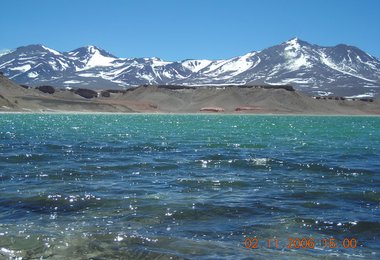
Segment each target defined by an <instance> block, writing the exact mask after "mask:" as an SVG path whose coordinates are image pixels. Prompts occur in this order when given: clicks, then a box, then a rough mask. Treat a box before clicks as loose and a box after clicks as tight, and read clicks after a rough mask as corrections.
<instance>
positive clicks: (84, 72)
mask: <svg viewBox="0 0 380 260" xmlns="http://www.w3.org/2000/svg"><path fill="white" fill-rule="evenodd" d="M0 71H1V72H3V73H4V75H5V76H7V77H9V78H10V79H12V80H14V81H16V82H17V83H19V84H26V85H31V86H38V85H53V86H56V87H82V88H83V87H85V88H94V89H108V88H128V87H130V86H137V85H143V84H181V85H210V84H212V85H225V84H240V85H241V84H248V85H255V84H259V85H262V84H288V85H292V86H294V87H295V89H297V90H300V91H303V92H305V93H308V94H311V95H335V96H358V97H376V96H379V95H380V60H379V59H377V58H376V57H373V56H371V55H369V54H367V53H365V52H364V51H362V50H360V49H358V48H356V47H353V46H348V45H344V44H340V45H337V46H334V47H321V46H318V45H314V44H310V43H308V42H305V41H302V40H300V39H298V38H294V39H291V40H289V41H286V42H284V43H282V44H279V45H276V46H273V47H270V48H267V49H264V50H262V51H253V52H250V53H247V54H245V55H242V56H237V57H233V58H231V59H226V60H184V61H176V62H168V61H163V60H161V59H159V58H117V57H115V56H113V55H112V54H110V53H108V52H106V51H105V50H102V49H100V48H97V47H95V46H86V47H82V48H79V49H76V50H73V51H70V52H58V51H56V50H53V49H50V48H48V47H45V46H43V45H29V46H24V47H19V48H17V49H15V50H13V51H10V52H8V53H3V54H1V55H0Z"/></svg>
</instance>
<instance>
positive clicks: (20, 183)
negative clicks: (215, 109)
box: [0, 114, 380, 259]
mask: <svg viewBox="0 0 380 260" xmlns="http://www.w3.org/2000/svg"><path fill="white" fill-rule="evenodd" d="M379 130H380V117H327V116H326V117H317V116H251V115H247V116H245V115H233V116H229V115H66V114H56V115H55V114H54V115H53V114H51V115H48V114H46V115H44V114H0V259H3V258H4V259H8V258H11V259H12V258H17V257H23V259H40V257H43V259H91V258H93V259H127V258H133V259H138V258H141V259H144V258H160V259H166V258H170V257H172V258H173V259H175V258H208V259H209V258H214V259H240V258H255V257H257V258H259V259H267V258H272V259H276V258H277V259H278V258H281V259H294V258H295V257H297V258H298V259H299V258H305V259H310V258H323V259H326V258H330V257H331V258H335V257H336V256H339V257H343V258H344V257H349V256H351V257H354V258H356V257H362V258H365V259H376V258H377V259H378V258H379V257H380V256H379V255H380V245H379V238H380V222H379V221H380V210H379V206H380V194H379V189H380V185H379V184H380V177H379V173H380V160H379V158H380V131H379ZM247 237H248V238H249V239H251V240H250V241H251V242H254V240H253V238H254V237H256V238H257V239H258V244H257V248H249V249H247V248H246V247H245V245H244V241H245V239H246V238H247ZM291 238H292V239H297V238H299V239H302V238H306V239H308V240H309V241H310V239H313V240H314V241H315V247H314V248H309V247H308V248H306V249H302V248H296V247H295V246H294V245H293V246H291V248H290V249H289V248H288V247H287V245H288V243H289V241H290V239H291ZM330 238H332V239H334V240H333V241H336V242H337V246H336V248H330V246H329V244H328V246H326V244H323V242H322V241H323V239H330ZM345 238H348V239H349V241H351V242H352V244H351V246H352V247H354V242H355V241H356V244H355V246H356V248H350V247H351V246H350V247H349V248H344V247H343V244H342V243H343V242H342V241H343V240H344V239H345ZM268 239H270V241H271V244H270V245H269V246H268V242H267V240H268ZM352 239H355V240H352ZM275 240H277V243H278V246H277V248H276V246H275ZM325 241H326V240H325ZM328 241H330V240H328ZM346 241H347V240H346ZM246 244H247V243H246ZM345 245H346V244H345ZM349 245H350V244H349ZM248 246H249V245H248Z"/></svg>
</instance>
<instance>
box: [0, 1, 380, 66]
mask: <svg viewBox="0 0 380 260" xmlns="http://www.w3.org/2000/svg"><path fill="white" fill-rule="evenodd" d="M0 24H1V33H0V50H6V49H14V48H17V47H19V46H24V45H29V44H43V45H45V46H48V47H50V48H53V49H55V50H58V51H71V50H73V49H76V48H79V47H82V46H86V45H95V46H97V47H100V48H102V49H105V50H106V51H108V52H110V53H112V54H113V55H115V56H117V57H122V58H133V57H159V58H161V59H163V60H167V61H179V60H184V59H226V58H231V57H234V56H238V55H243V54H245V53H247V52H250V51H259V50H262V49H265V48H267V47H270V46H273V45H277V44H280V43H282V42H285V41H287V40H289V39H291V38H293V37H298V38H300V39H302V40H304V41H307V42H309V43H313V44H317V45H321V46H334V45H337V44H340V43H345V44H348V45H354V46H356V47H359V48H360V49H362V50H364V51H366V52H368V53H369V54H371V55H373V56H376V57H378V58H379V57H380V1H378V0H229V1H224V0H176V1H175V0H33V1H29V0H2V1H1V15H0Z"/></svg>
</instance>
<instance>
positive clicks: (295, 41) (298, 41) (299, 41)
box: [283, 37, 309, 46]
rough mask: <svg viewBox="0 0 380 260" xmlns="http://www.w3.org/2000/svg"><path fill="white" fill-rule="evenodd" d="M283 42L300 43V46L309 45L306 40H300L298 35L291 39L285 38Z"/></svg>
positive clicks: (287, 43) (288, 43) (289, 43)
mask: <svg viewBox="0 0 380 260" xmlns="http://www.w3.org/2000/svg"><path fill="white" fill-rule="evenodd" d="M283 44H286V45H301V46H303V45H309V43H308V42H306V41H303V40H301V39H300V38H298V37H294V38H291V39H289V40H287V41H286V42H284V43H283Z"/></svg>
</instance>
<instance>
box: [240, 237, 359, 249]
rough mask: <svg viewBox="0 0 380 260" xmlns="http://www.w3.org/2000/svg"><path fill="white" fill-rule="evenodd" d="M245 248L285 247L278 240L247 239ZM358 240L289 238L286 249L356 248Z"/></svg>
mask: <svg viewBox="0 0 380 260" xmlns="http://www.w3.org/2000/svg"><path fill="white" fill-rule="evenodd" d="M243 243H244V246H245V247H246V248H247V249H260V248H268V249H282V248H284V247H283V246H281V245H280V243H279V240H278V239H277V238H273V239H265V240H260V239H259V238H257V237H246V238H245V240H244V242H243ZM357 244H358V240H357V239H356V238H344V239H343V240H338V239H336V238H333V237H329V238H322V239H318V240H316V239H314V238H313V237H309V238H307V237H303V238H297V237H296V238H293V237H289V238H288V243H287V245H286V248H288V249H314V248H315V247H323V248H330V249H333V248H344V249H348V248H356V246H357Z"/></svg>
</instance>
